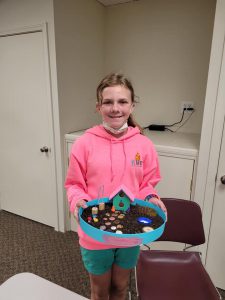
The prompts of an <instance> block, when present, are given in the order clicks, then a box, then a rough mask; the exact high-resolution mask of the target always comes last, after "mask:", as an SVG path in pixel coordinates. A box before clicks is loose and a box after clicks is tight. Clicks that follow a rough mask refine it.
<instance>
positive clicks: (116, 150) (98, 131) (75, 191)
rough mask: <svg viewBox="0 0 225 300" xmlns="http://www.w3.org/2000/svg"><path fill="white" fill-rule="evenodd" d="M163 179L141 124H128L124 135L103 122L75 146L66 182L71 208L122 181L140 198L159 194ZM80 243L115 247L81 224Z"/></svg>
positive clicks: (105, 195)
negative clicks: (111, 131)
mask: <svg viewBox="0 0 225 300" xmlns="http://www.w3.org/2000/svg"><path fill="white" fill-rule="evenodd" d="M159 180H160V172H159V164H158V156H157V153H156V150H155V148H154V145H153V144H152V142H151V141H150V139H149V138H147V137H145V136H144V135H141V134H140V131H139V129H138V128H137V127H135V128H133V127H128V131H127V133H126V134H125V135H123V136H122V137H120V138H115V137H114V136H112V135H111V134H109V133H108V132H107V131H106V130H105V129H104V128H103V126H102V125H99V126H95V127H93V128H91V129H89V130H87V131H86V132H85V133H84V135H82V136H81V137H80V138H79V139H78V140H77V141H76V142H75V143H74V144H73V146H72V149H71V154H70V163H69V168H68V172H67V177H66V181H65V188H66V189H67V197H68V201H69V203H70V211H71V212H73V211H74V209H75V206H76V202H77V201H78V200H80V199H86V200H93V199H96V198H97V197H98V192H99V189H100V187H101V186H104V195H103V196H104V197H109V195H110V194H111V193H112V192H113V191H114V190H115V189H116V188H117V187H118V186H120V185H121V184H124V185H125V186H127V187H128V188H129V189H130V191H131V192H132V193H133V194H134V196H135V197H136V198H138V199H145V197H146V196H148V195H150V194H156V195H157V192H156V191H155V189H154V187H155V185H156V184H157V183H158V182H159ZM78 235H79V238H80V241H79V242H80V245H81V246H82V247H84V248H86V249H92V250H98V249H109V248H115V246H111V245H106V244H104V243H101V242H98V241H96V240H94V239H92V238H91V237H89V236H87V235H86V234H85V233H84V232H83V231H82V230H81V228H80V226H78Z"/></svg>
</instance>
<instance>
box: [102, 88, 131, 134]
mask: <svg viewBox="0 0 225 300" xmlns="http://www.w3.org/2000/svg"><path fill="white" fill-rule="evenodd" d="M97 109H98V110H99V112H100V114H101V116H102V120H103V121H104V122H106V123H107V124H108V125H109V126H110V127H111V128H114V129H119V128H120V127H122V126H123V124H125V123H126V122H127V119H128V118H129V116H130V114H131V113H132V111H133V109H134V104H133V103H132V99H131V92H130V90H129V89H127V88H126V87H125V86H122V85H116V86H110V87H107V88H105V89H104V90H103V92H102V102H101V104H97Z"/></svg>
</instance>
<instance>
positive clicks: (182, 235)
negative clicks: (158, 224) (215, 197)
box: [158, 198, 205, 246]
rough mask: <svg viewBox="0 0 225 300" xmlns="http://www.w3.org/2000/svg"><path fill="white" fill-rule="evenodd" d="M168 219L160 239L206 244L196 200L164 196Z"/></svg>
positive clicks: (200, 213)
mask: <svg viewBox="0 0 225 300" xmlns="http://www.w3.org/2000/svg"><path fill="white" fill-rule="evenodd" d="M162 201H163V202H164V204H165V206H166V208H167V213H168V220H167V223H166V226H165V230H164V233H163V234H162V236H161V237H160V238H159V239H158V240H159V241H173V242H180V243H185V244H190V245H193V246H197V245H201V244H204V242H205V234H204V227H203V223H202V212H201V208H200V206H199V205H198V204H197V203H196V202H194V201H189V200H183V199H175V198H162Z"/></svg>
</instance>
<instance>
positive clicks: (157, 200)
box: [149, 197, 167, 221]
mask: <svg viewBox="0 0 225 300" xmlns="http://www.w3.org/2000/svg"><path fill="white" fill-rule="evenodd" d="M149 202H151V203H153V204H155V205H157V206H158V207H159V208H161V209H162V210H163V211H164V213H165V215H166V221H167V209H166V207H165V205H164V203H163V202H162V200H160V199H158V198H156V197H152V198H151V199H149Z"/></svg>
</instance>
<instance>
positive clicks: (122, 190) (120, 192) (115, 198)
mask: <svg viewBox="0 0 225 300" xmlns="http://www.w3.org/2000/svg"><path fill="white" fill-rule="evenodd" d="M109 200H112V202H113V206H114V207H115V210H122V211H127V210H128V209H129V208H130V203H131V202H133V201H134V195H133V194H132V193H131V192H130V191H129V190H128V188H127V187H125V186H124V185H121V186H119V187H118V188H117V189H116V190H115V191H114V192H113V193H112V194H111V195H110V197H109Z"/></svg>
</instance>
